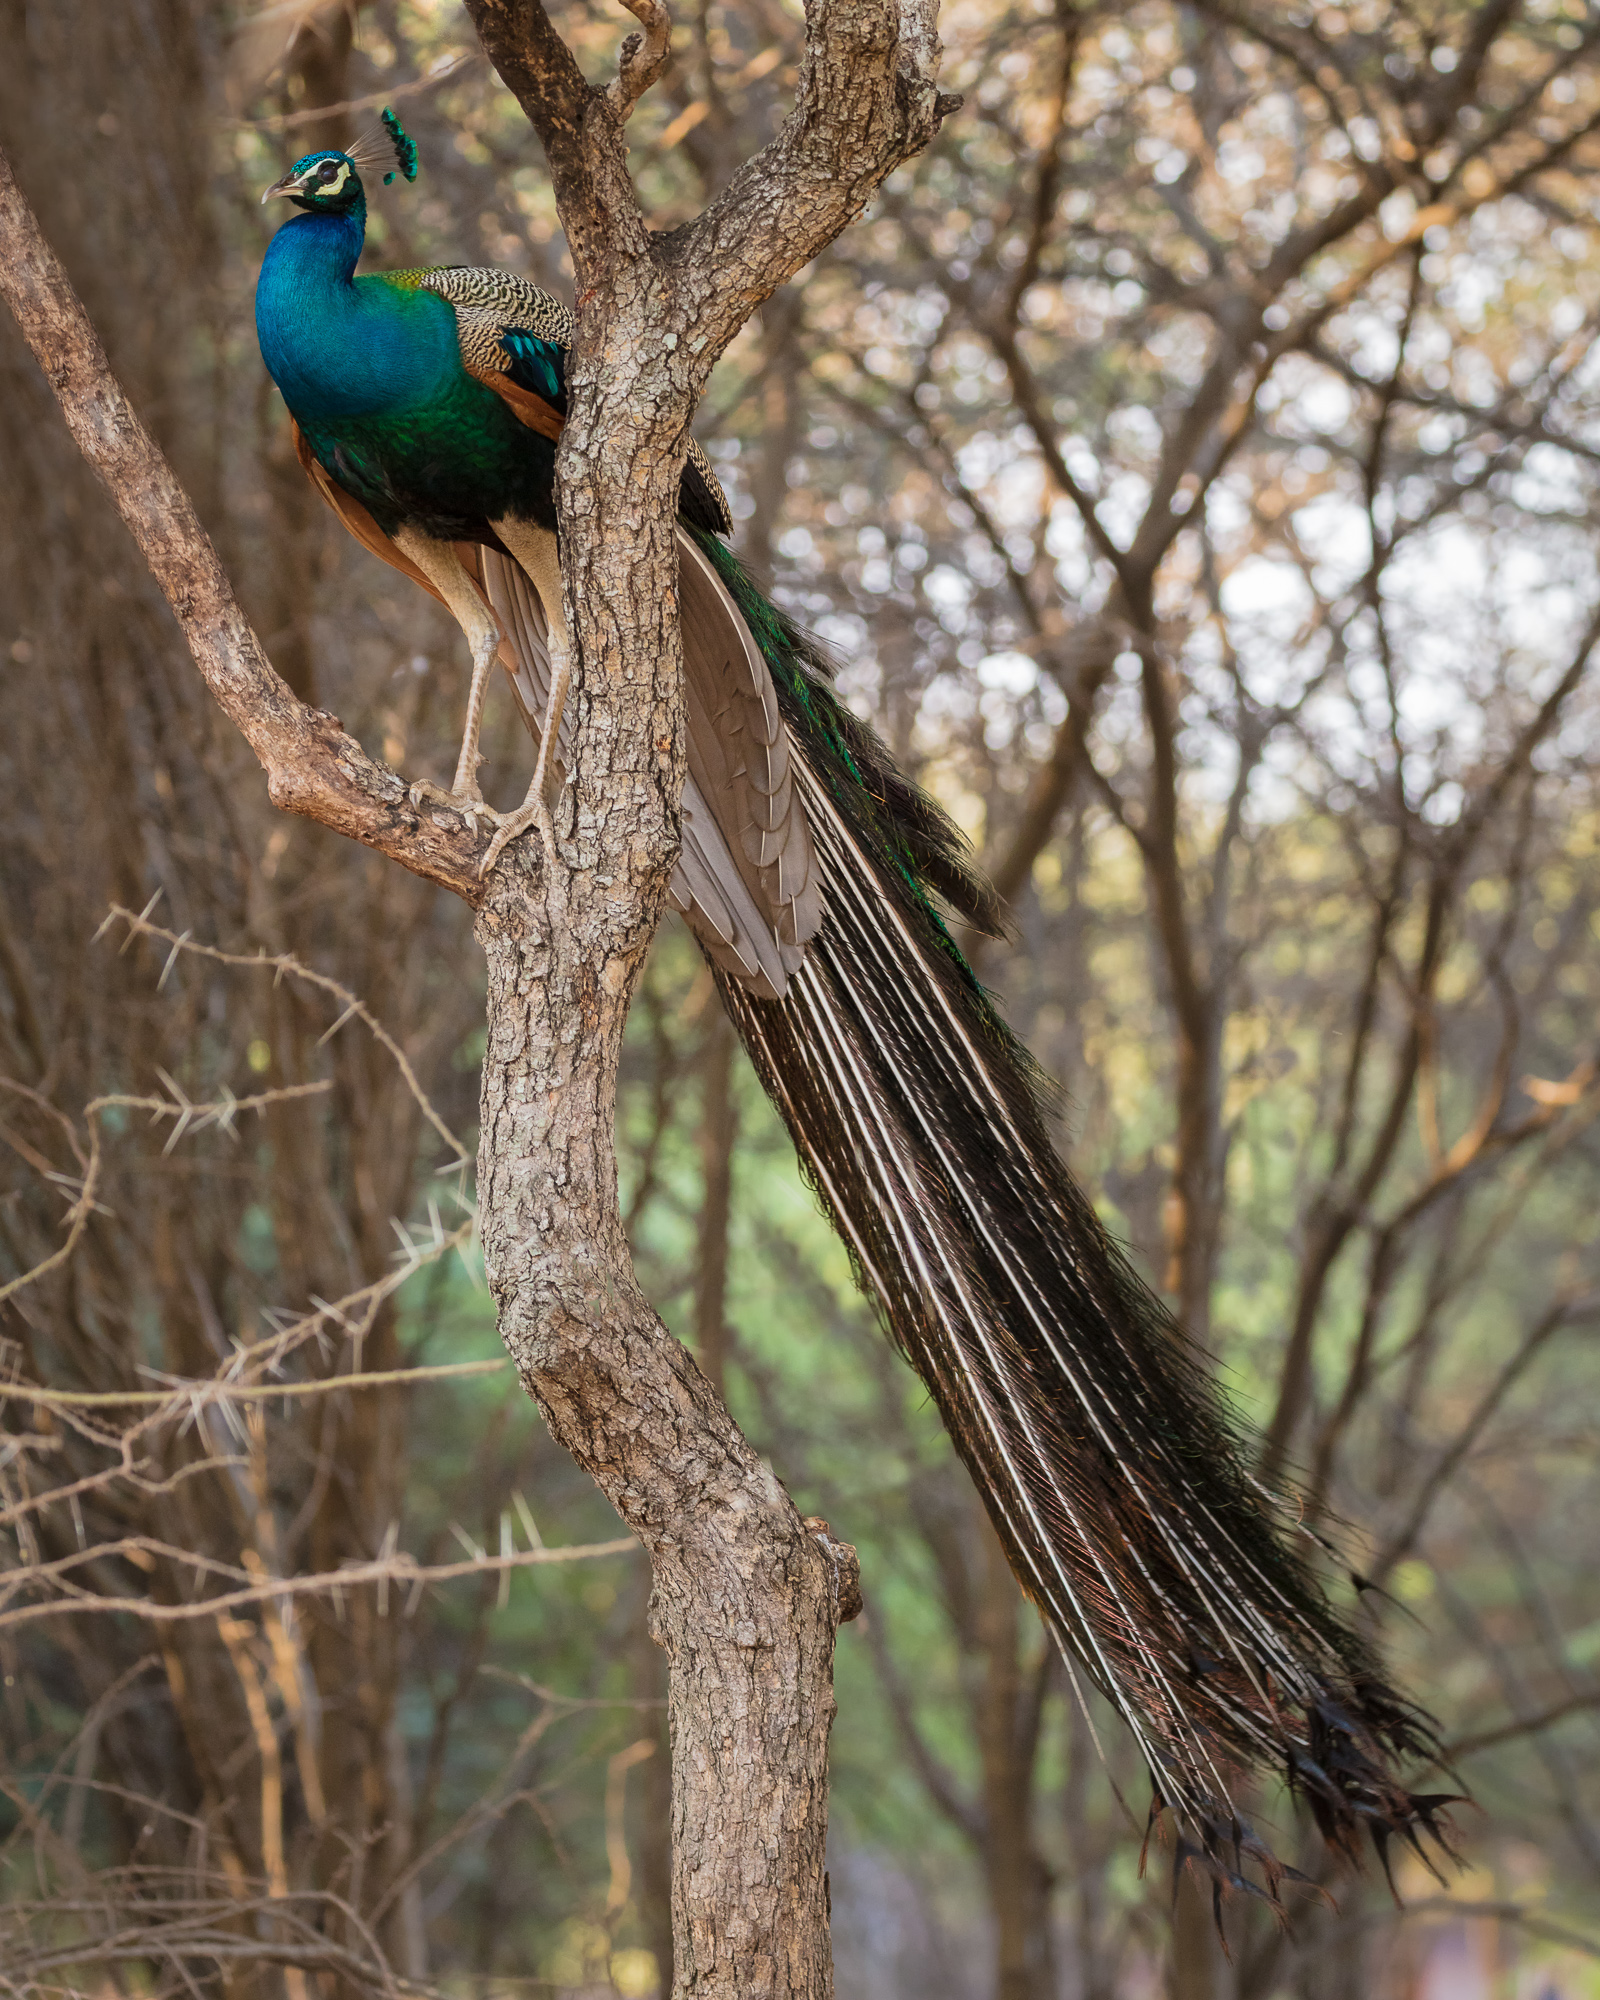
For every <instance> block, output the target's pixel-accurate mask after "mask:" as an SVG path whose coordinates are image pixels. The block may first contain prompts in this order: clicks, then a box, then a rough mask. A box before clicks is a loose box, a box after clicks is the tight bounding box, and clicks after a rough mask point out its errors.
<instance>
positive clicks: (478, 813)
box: [406, 778, 504, 831]
mask: <svg viewBox="0 0 1600 2000" xmlns="http://www.w3.org/2000/svg"><path fill="white" fill-rule="evenodd" d="M406 797H407V798H408V799H409V800H410V801H411V805H412V808H413V810H414V811H416V812H421V810H422V808H423V807H424V806H444V807H446V808H448V810H449V811H451V812H453V813H459V814H460V815H461V817H462V818H463V819H464V820H467V821H468V822H469V823H470V824H471V825H472V826H473V827H474V829H477V830H480V831H481V827H480V826H479V822H480V821H481V822H483V823H484V824H487V825H489V826H498V825H499V824H500V822H501V820H502V818H503V817H504V815H503V814H501V813H498V812H496V811H495V809H494V807H493V806H492V805H490V804H489V802H488V800H487V799H485V798H484V796H483V794H482V792H480V791H479V790H478V788H477V786H476V785H474V786H473V787H472V789H471V790H470V791H459V792H453V791H451V790H449V789H448V787H446V786H444V785H436V784H435V783H434V782H433V780H432V778H413V779H412V781H411V783H410V784H409V785H407V787H406Z"/></svg>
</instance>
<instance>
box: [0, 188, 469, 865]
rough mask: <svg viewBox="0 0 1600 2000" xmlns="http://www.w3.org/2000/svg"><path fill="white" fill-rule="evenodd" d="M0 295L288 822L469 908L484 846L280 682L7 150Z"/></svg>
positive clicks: (0, 209)
mask: <svg viewBox="0 0 1600 2000" xmlns="http://www.w3.org/2000/svg"><path fill="white" fill-rule="evenodd" d="M0 293H3V294H4V296H5V300H6V303H7V305H9V306H10V308H11V310H12V312H13V313H14V314H15V315H16V319H17V324H18V326H20V327H21V329H22V335H23V338H24V339H25V340H26V341H27V343H28V345H29V347H30V348H31V349H32V350H33V353H34V356H35V358H36V359H37V361H38V363H39V366H40V367H41V368H42V369H43V370H44V374H45V379H46V381H48V383H49V384H50V387H51V390H52V391H53V393H54V395H55V398H56V400H57V402H58V403H59V404H60V405H61V410H62V414H63V415H64V416H65V418H66V420H67V428H68V429H69V430H70V431H71V433H72V437H73V441H74V442H75V443H76V444H77V446H78V449H79V450H80V451H81V452H82V453H83V455H84V457H85V458H86V459H87V460H88V461H89V464H90V465H91V466H92V467H93V468H94V471H95V473H96V475H97V476H98V478H99V479H100V481H101V483H102V485H103V486H104V487H105V489H106V491H107V492H108V493H109V494H110V496H111V498H112V500H113V502H114V503H115V505H116V508H117V511H118V513H119V514H121V516H122V518H123V520H124V521H125V522H126V524H127V526H128V529H129V532H130V533H131V534H132V536H133V538H134V540H135V541H136V542H137V543H138V545H139V550H140V553H141V554H142V555H143V557H144V559H145V561H146V562H147V563H148V564H149V565H150V573H151V575H152V576H153V577H154V578H155V580H156V582H157V584H158V585H159V586H160V588H161V592H162V595H163V596H164V597H165V598H166V600H167V602H168V604H170V605H171V607H172V610H173V615H174V616H175V617H176V618H177V621H178V624H179V626H180V627H181V628H182V631H183V636H184V639H185V640H186V641H187V643H188V647H189V651H190V652H191V653H192V654H193V656H194V663H195V665H196V666H197V667H198V668H199V669H200V672H201V675H202V676H203V677H204V680H205V683H206V685H207V687H209V688H210V690H211V692H212V694H213V695H215V696H216V699H217V702H218V705H219V706H220V707H221V709H222V711H223V713H224V714H225V715H226V716H227V717H228V719H229V721H230V722H232V723H233V724H234V726H235V727H236V728H237V729H238V731H239V733H240V735H241V736H243V737H244V739H245V741H246V742H247V743H248V744H249V746H250V748H251V749H252V750H253V751H254V752H255V755H256V758H257V760H258V761H259V762H260V765H261V768H262V769H263V770H264V771H265V772H266V774H267V791H268V793H269V795H270V796H271V799H272V802H273V804H274V805H276V806H278V807H280V808H281V809H282V810H283V811H285V812H292V813H299V814H302V815H303V816H304V817H305V818H307V819H314V820H319V821H320V822H321V823H322V824H323V825H324V826H329V827H332V828H333V829H334V831H335V832H336V833H343V834H346V835H348V836H349V838H350V839H352V840H359V841H360V842H362V844H363V845H364V846H367V847H372V848H376V850H377V851H378V853H380V854H385V855H387V856H388V857H389V859H390V860H391V861H398V862H399V863H400V864H401V865H402V867H405V868H409V869H410V870H411V871H412V873H413V874H415V875H421V876H422V877H423V878H424V879H425V880H427V881H430V882H438V883H441V884H442V885H443V886H444V887H445V888H447V889H453V890H454V891H455V893H456V894H457V895H458V896H463V897H465V898H466V900H467V901H468V902H469V903H474V904H475V903H476V902H477V901H478V900H479V899H480V897H481V896H482V894H483V884H482V883H481V882H480V881H479V879H478V862H479V861H480V859H481V858H482V855H483V853H484V851H485V849H486V846H487V842H486V841H484V840H483V839H481V838H480V837H479V836H478V835H476V834H475V833H473V832H472V831H471V830H470V826H469V823H468V822H467V821H465V820H463V819H461V818H460V816H459V815H457V814H455V813H450V812H446V813H445V814H444V816H443V817H442V818H441V819H437V820H436V819H434V818H433V817H432V815H431V814H424V813H419V812H418V811H417V810H416V809H415V807H413V806H412V804H411V802H410V800H409V798H408V797H407V793H406V786H405V781H404V780H403V779H402V778H401V777H400V776H399V775H398V774H397V773H396V772H394V771H390V770H388V769H386V768H385V767H384V766H383V765H380V764H374V763H373V762H372V761H371V759H370V758H369V757H368V756H367V754H366V752H365V751H364V750H363V749H362V748H361V745H360V744H359V743H357V742H356V741H355V739H354V737H352V736H349V735H347V734H346V733H345V730H344V727H343V725H342V724H341V722H340V721H339V718H338V717H337V716H336V715H329V714H327V713H325V712H324V711H322V710H320V709H313V708H304V707H302V706H301V704H300V703H299V702H298V701H296V700H295V698H294V696H293V695H292V694H291V693H290V691H289V689H288V688H287V687H286V686H285V685H284V683H283V681H282V680H281V679H280V678H279V676H278V675H277V674H276V673H275V672H274V671H273V668H272V663H271V661H270V660H268V658H267V656H266V654H265V653H264V652H263V651H262V648H261V641H260V640H259V639H258V638H257V637H256V635H255V633H254V632H253V631H252V630H251V629H250V625H249V622H248V621H247V620H246V618H245V615H244V613H243V611H242V610H241V609H240V608H239V602H238V599H237V598H236V597H235V596H234V594H233V588H232V585H231V584H230V583H229V582H228V579H227V577H226V575H225V574H224V573H223V568H222V564H221V562H220V561H219V559H218V557H217V552H216V550H215V549H214V548H213V547H212V544H211V540H210V537H209V536H208V535H207V534H206V531H205V529H204V528H203V527H202V526H201V525H200V521H199V518H198V516H197V515H196V513H195V511H194V507H193V505H192V504H191V503H190V500H189V496H188V495H187V494H186V493H185V492H184V490H183V488H182V487H181V486H180V485H179V484H178V482H177V480H176V478H175V477H174V476H173V472H172V468H171V467H170V466H169V465H168V464H167V461H166V459H165V458H164V457H163V455H162V453H161V449H160V447H159V446H158V445H157V444H156V442H155V440H154V438H152V437H151V435H150V433H149V432H148V431H147V430H146V429H145V427H144V425H143V424H142V423H141V422H140V421H139V419H138V417H137V416H136V415H135V414H134V411H133V407H132V405H131V404H130V403H129V401H128V399H127V397H126V396H125V395H124V394H123V392H122V390H121V388H120V387H119V386H118V383H117V381H116V378H115V377H114V376H113V375H112V373H111V364H110V363H109V362H108V361H107V359H106V355H105V350H104V349H103V348H102V347H101V345H100V340H99V337H98V335H97V334H96V333H95V330H94V328H93V326H92V325H91V324H90V321H89V316H88V314H87V313H86V312H85V311H84V309H83V305H82V302H81V301H80V300H79V298H78V295H77V293H76V292H75V291H74V290H73V287H72V282H71V280H70V279H69V278H68V276H67V274H66V272H65V271H64V270H63V269H62V267H61V264H60V262H59V260H58V259H57V257H56V255H55V253H54V252H53V251H52V250H51V248H50V246H49V244H48V243H46V242H45V240H44V237H43V235H42V234H41V233H40V230H39V225H38V222H37V221H36V220H35V218H34V214H33V211H32V209H31V208H30V207H29V206H28V202H27V199H26V197H25V196H24V195H23V192H22V190H21V188H20V187H18V185H17V181H16V177H15V175H14V174H13V173H12V170H11V165H10V162H9V161H8V160H7V159H6V157H5V154H4V153H3V152H0Z"/></svg>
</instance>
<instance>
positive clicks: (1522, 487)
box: [1507, 444, 1592, 514]
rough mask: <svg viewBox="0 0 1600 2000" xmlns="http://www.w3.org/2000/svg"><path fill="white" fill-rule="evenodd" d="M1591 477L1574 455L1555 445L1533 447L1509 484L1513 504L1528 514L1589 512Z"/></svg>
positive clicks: (1525, 455)
mask: <svg viewBox="0 0 1600 2000" xmlns="http://www.w3.org/2000/svg"><path fill="white" fill-rule="evenodd" d="M1591 479H1592V475H1590V474H1589V473H1588V471H1587V469H1586V468H1583V467H1580V465H1579V462H1578V460H1577V459H1576V458H1575V457H1574V456H1573V454H1572V453H1571V452H1568V451H1564V450H1563V449H1562V448H1561V446H1559V445H1554V444H1534V445H1530V446H1529V447H1528V450H1527V451H1526V452H1525V453H1524V455H1523V460H1522V464H1521V466H1520V467H1519V468H1518V470H1517V471H1516V472H1514V473H1513V474H1512V475H1511V477H1510V479H1509V481H1508V482H1507V484H1508V487H1509V493H1510V498H1511V500H1512V502H1513V504H1514V505H1515V506H1517V507H1519V508H1521V509H1522V510H1523V512H1525V513H1528V514H1554V513H1572V514H1581V513H1584V512H1586V511H1587V508H1588V505H1589V499H1590V486H1591Z"/></svg>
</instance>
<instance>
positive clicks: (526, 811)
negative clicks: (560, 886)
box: [478, 517, 572, 875]
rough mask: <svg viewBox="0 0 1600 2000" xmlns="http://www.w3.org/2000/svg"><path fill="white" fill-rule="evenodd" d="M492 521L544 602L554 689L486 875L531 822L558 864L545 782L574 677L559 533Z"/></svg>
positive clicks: (485, 865) (547, 853)
mask: <svg viewBox="0 0 1600 2000" xmlns="http://www.w3.org/2000/svg"><path fill="white" fill-rule="evenodd" d="M492 525H493V528H494V531H495V533H496V534H497V535H498V536H499V537H500V539H501V541H502V542H504V544H505V546H506V547H507V548H508V549H509V550H510V551H511V554H512V555H513V557H515V559H516V561H517V562H518V563H519V564H520V565H521V567H522V569H523V571H524V573H525V574H526V576H527V578H528V581H529V582H530V583H531V584H532V585H533V587H534V589H535V590H537V591H538V593H539V601H540V603H541V604H543V606H544V615H545V622H546V624H547V626H548V628H549V649H550V692H549V695H548V696H547V697H546V700H545V705H544V721H543V722H542V723H541V724H540V727H539V755H538V758H537V760H536V762H535V764H534V767H533V782H532V784H530V785H529V787H528V795H527V797H526V798H525V799H524V800H523V801H522V804H521V805H520V806H519V807H518V808H517V810H516V811H515V812H514V813H512V814H510V815H509V817H507V818H506V819H503V820H502V821H501V822H500V824H499V826H498V827H497V828H496V829H495V836H494V839H493V840H491V841H490V843H489V851H488V853H487V854H486V855H485V856H484V857H483V862H482V865H481V867H480V869H479V871H478V872H479V873H480V874H482V875H487V874H488V872H489V870H490V869H491V868H492V867H493V866H494V864H495V863H496V861H498V860H499V858H500V856H501V854H502V853H503V852H504V850H505V847H506V845H507V843H508V842H510V841H513V840H515V839H516V837H517V835H518V834H519V833H526V832H527V830H528V828H529V827H530V826H536V827H537V828H538V829H539V837H540V839H541V840H542V841H543V842H544V851H545V859H546V860H547V861H548V862H549V863H550V865H551V866H552V867H554V866H555V863H556V825H555V820H554V819H553V818H552V817H551V813H550V804H549V801H548V800H547V799H546V797H545V787H546V784H547V783H548V780H549V776H550V773H551V771H552V770H553V769H554V768H555V762H556V739H557V737H558V736H559V734H560V731H561V716H562V711H563V710H564V709H565V707H566V705H567V689H568V688H569V686H570V685H571V682H572V649H571V643H570V640H569V638H568V634H567V616H566V612H565V610H564V608H563V606H562V602H561V562H560V556H559V553H558V549H557V544H556V538H555V536H554V535H552V534H551V533H550V532H549V530H548V529H546V528H536V527H534V526H533V524H532V523H531V522H529V521H515V520H512V519H510V518H509V517H508V518H507V519H505V520H500V521H495V522H494V523H493V524H492Z"/></svg>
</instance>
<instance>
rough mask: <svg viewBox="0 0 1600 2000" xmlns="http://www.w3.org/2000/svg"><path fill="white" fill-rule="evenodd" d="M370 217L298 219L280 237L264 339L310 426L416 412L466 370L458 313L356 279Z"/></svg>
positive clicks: (260, 330) (287, 392)
mask: <svg viewBox="0 0 1600 2000" xmlns="http://www.w3.org/2000/svg"><path fill="white" fill-rule="evenodd" d="M365 220H366V218H365V215H364V213H363V212H362V210H360V209H357V210H355V211H354V212H353V213H351V214H349V215H299V216H296V217H295V218H294V220H293V221H292V222H288V223H285V225H284V226H283V228H282V229H280V230H279V231H278V233H277V235H276V236H275V237H274V238H273V239H272V243H271V245H270V246H269V248H268V250H267V254H266V258H265V260H264V262H263V263H262V266H261V276H260V279H259V280H258V282H257V284H256V335H257V338H258V339H259V340H260V342H261V356H262V359H263V360H264V361H265V362H266V364H267V368H268V370H269V372H270V373H271V375H272V379H273V380H274V381H275V382H276V383H277V385H278V387H279V389H280V390H281V391H282V392H283V399H284V401H285V402H286V403H287V404H288V405H289V408H290V409H291V410H292V411H293V413H294V415H295V416H296V417H297V418H299V419H300V421H301V422H302V423H308V422H314V421H316V420H318V419H324V420H325V419H328V418H337V417H371V416H381V415H383V414H384V413H385V412H389V411H395V412H400V411H407V410H416V409H419V408H422V407H423V406H425V405H426V404H427V403H428V402H429V401H430V400H432V399H433V398H435V397H437V396H439V395H441V394H443V393H444V392H445V391H446V390H447V389H448V388H449V386H450V384H451V382H452V381H453V379H454V378H455V377H456V376H458V375H459V374H460V373H461V350H460V346H459V343H458V341H457V339H456V316H455V313H454V311H453V310H452V309H451V307H450V305H449V304H448V303H447V301H446V300H444V299H442V298H440V297H439V296H438V294H437V293H436V292H429V291H424V290H409V289H403V288H402V287H400V286H397V285H394V284H392V283H390V282H389V281H388V280H387V279H384V278H381V277H375V278H355V277H354V276H353V273H354V271H355V266H356V259H357V258H358V257H359V256H360V255H361V243H362V238H363V236H364V234H365Z"/></svg>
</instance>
